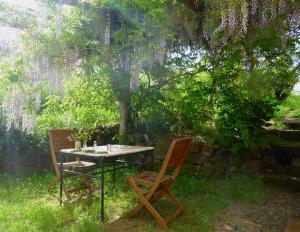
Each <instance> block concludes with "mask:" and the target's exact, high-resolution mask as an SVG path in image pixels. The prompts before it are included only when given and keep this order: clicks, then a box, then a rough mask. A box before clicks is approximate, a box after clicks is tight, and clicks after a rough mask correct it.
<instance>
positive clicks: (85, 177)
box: [82, 176, 93, 193]
mask: <svg viewBox="0 0 300 232" xmlns="http://www.w3.org/2000/svg"><path fill="white" fill-rule="evenodd" d="M82 179H83V182H84V183H85V185H86V187H87V189H88V191H89V192H90V193H91V192H92V191H93V186H92V185H91V184H90V182H89V181H88V177H87V176H83V177H82Z"/></svg>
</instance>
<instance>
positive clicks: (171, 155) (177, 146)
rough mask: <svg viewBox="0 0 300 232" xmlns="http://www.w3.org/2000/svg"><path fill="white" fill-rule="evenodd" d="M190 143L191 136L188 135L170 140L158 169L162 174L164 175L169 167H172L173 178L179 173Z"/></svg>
mask: <svg viewBox="0 0 300 232" xmlns="http://www.w3.org/2000/svg"><path fill="white" fill-rule="evenodd" d="M191 143H192V138H190V137H187V138H180V139H175V140H173V141H172V143H171V145H170V147H169V150H168V152H167V155H166V158H165V160H164V163H163V165H162V168H161V171H160V174H161V175H162V176H164V175H165V173H166V172H167V171H168V170H169V169H174V172H173V174H172V176H173V178H175V177H176V176H177V175H178V174H179V172H180V169H181V167H182V165H183V163H184V161H185V159H186V157H187V154H188V151H189V147H190V145H191Z"/></svg>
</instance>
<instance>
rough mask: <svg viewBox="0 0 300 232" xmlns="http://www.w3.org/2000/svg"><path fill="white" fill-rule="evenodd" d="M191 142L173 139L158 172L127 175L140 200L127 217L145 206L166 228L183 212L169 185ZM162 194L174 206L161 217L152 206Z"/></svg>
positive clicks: (175, 175)
mask: <svg viewBox="0 0 300 232" xmlns="http://www.w3.org/2000/svg"><path fill="white" fill-rule="evenodd" d="M191 142H192V138H181V139H175V140H173V142H172V144H171V145H170V147H169V150H168V152H167V155H166V157H165V160H164V162H163V165H162V168H161V170H160V172H159V173H156V172H149V171H144V172H142V173H141V174H139V175H137V176H135V177H128V181H129V183H130V185H131V186H132V188H133V190H134V192H135V193H136V194H137V196H138V197H139V200H140V202H139V203H138V204H137V206H136V207H135V208H134V209H133V210H132V211H131V212H130V213H129V215H128V217H129V218H131V217H133V216H134V215H135V214H137V213H138V212H139V211H140V210H141V209H142V208H143V207H145V208H146V209H147V210H148V211H149V212H150V213H151V214H152V215H153V217H154V218H155V219H156V221H157V222H158V224H159V225H160V226H161V227H163V228H167V224H168V223H169V222H170V221H172V220H174V219H175V218H176V217H177V216H179V215H181V214H182V213H184V212H185V209H184V208H183V206H182V205H181V203H180V202H179V200H177V199H176V198H175V196H174V195H173V193H171V191H170V187H171V186H172V184H173V183H174V181H175V179H176V177H177V176H178V174H179V172H180V170H181V168H182V165H183V163H184V161H185V159H186V157H187V154H188V150H189V147H190V144H191ZM167 172H168V173H169V172H170V175H166V173H167ZM141 187H143V188H146V189H147V192H146V193H144V192H143V191H142V188H141ZM163 196H166V197H168V198H169V199H170V200H171V201H172V202H173V203H174V205H175V206H176V211H175V213H173V214H172V215H170V216H168V217H166V218H162V217H161V215H160V214H159V213H158V211H157V210H156V209H155V208H154V207H153V204H154V203H156V202H157V201H158V200H159V199H161V198H162V197H163Z"/></svg>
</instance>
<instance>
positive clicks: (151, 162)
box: [150, 153, 154, 171]
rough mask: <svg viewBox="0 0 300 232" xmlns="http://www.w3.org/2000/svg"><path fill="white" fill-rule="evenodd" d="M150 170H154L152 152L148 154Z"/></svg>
mask: <svg viewBox="0 0 300 232" xmlns="http://www.w3.org/2000/svg"><path fill="white" fill-rule="evenodd" d="M150 170H151V171H153V170H154V154H153V153H151V154H150Z"/></svg>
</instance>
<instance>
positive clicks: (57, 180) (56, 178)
mask: <svg viewBox="0 0 300 232" xmlns="http://www.w3.org/2000/svg"><path fill="white" fill-rule="evenodd" d="M58 182H59V178H58V177H55V178H54V180H53V181H52V182H51V184H50V185H49V186H48V191H50V190H51V189H52V188H53V187H54V185H56V184H57V183H58Z"/></svg>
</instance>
